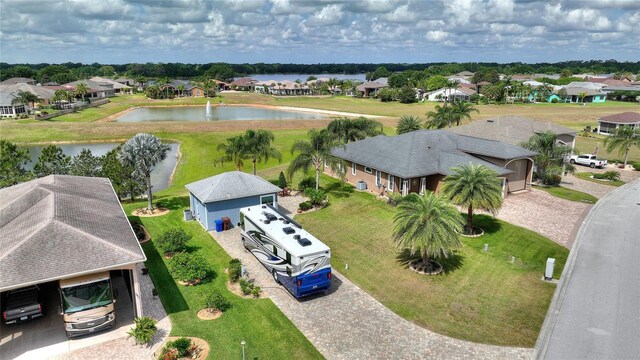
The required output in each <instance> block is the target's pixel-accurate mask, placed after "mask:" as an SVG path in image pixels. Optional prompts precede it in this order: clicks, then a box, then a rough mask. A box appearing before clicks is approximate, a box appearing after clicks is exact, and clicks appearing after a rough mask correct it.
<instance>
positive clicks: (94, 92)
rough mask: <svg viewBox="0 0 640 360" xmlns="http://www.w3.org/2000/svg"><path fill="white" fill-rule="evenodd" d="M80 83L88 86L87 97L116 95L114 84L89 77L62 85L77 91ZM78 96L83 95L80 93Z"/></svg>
mask: <svg viewBox="0 0 640 360" xmlns="http://www.w3.org/2000/svg"><path fill="white" fill-rule="evenodd" d="M79 84H85V85H86V86H87V88H88V89H87V95H85V99H89V100H93V99H104V98H110V97H113V96H115V92H114V88H113V84H112V83H110V82H104V81H93V80H89V79H84V80H77V81H72V82H70V83H66V84H63V85H62V86H63V87H65V88H68V89H69V90H72V91H75V90H76V88H77V86H78V85H79ZM77 97H78V98H80V97H81V96H80V95H78V96H77Z"/></svg>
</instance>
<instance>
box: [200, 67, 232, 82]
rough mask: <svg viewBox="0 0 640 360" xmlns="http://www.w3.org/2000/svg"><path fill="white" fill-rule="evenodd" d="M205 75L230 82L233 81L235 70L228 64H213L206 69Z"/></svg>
mask: <svg viewBox="0 0 640 360" xmlns="http://www.w3.org/2000/svg"><path fill="white" fill-rule="evenodd" d="M204 75H205V76H206V77H209V78H212V79H216V80H220V81H223V82H227V83H229V82H232V81H233V77H234V76H235V72H234V71H233V69H232V68H231V67H230V66H229V65H227V64H213V65H211V67H210V68H209V69H207V71H205V73H204Z"/></svg>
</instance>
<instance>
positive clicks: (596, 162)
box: [569, 154, 607, 168]
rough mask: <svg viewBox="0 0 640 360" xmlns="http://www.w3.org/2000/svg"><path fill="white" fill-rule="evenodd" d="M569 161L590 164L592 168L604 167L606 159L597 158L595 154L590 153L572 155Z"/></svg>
mask: <svg viewBox="0 0 640 360" xmlns="http://www.w3.org/2000/svg"><path fill="white" fill-rule="evenodd" d="M569 162H570V163H571V164H580V165H585V166H591V167H592V168H604V167H605V166H607V160H604V159H598V157H597V156H595V155H592V154H582V155H574V156H572V157H571V159H569Z"/></svg>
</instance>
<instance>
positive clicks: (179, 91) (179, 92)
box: [176, 84, 185, 97]
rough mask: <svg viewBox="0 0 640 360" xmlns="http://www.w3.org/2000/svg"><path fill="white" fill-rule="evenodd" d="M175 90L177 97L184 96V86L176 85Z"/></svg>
mask: <svg viewBox="0 0 640 360" xmlns="http://www.w3.org/2000/svg"><path fill="white" fill-rule="evenodd" d="M176 89H177V90H178V94H179V96H180V97H182V96H183V95H184V90H185V87H184V84H180V85H178V87H177V88H176Z"/></svg>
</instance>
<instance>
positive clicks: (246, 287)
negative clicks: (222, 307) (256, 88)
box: [240, 279, 253, 295]
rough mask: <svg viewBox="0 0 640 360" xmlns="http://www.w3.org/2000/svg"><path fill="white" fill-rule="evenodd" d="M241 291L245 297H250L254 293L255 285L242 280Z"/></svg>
mask: <svg viewBox="0 0 640 360" xmlns="http://www.w3.org/2000/svg"><path fill="white" fill-rule="evenodd" d="M240 291H242V294H243V295H249V294H251V292H252V291H253V283H250V282H249V281H247V280H245V279H240Z"/></svg>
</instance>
